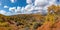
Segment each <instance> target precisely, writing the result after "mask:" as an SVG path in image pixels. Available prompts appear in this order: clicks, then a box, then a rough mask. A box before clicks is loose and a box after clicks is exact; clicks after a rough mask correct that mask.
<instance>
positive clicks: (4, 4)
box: [0, 0, 60, 15]
mask: <svg viewBox="0 0 60 30" xmlns="http://www.w3.org/2000/svg"><path fill="white" fill-rule="evenodd" d="M52 4H55V5H56V4H58V5H59V4H60V0H0V14H3V15H17V14H32V13H40V14H45V13H47V12H48V11H47V7H48V6H50V5H52Z"/></svg>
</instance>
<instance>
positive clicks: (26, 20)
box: [0, 5, 60, 30]
mask: <svg viewBox="0 0 60 30" xmlns="http://www.w3.org/2000/svg"><path fill="white" fill-rule="evenodd" d="M47 10H48V13H47V14H45V15H41V14H19V15H12V16H5V15H2V14H0V30H60V14H59V13H60V6H59V5H51V6H49V7H48V9H47Z"/></svg>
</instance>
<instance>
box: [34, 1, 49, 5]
mask: <svg viewBox="0 0 60 30" xmlns="http://www.w3.org/2000/svg"><path fill="white" fill-rule="evenodd" d="M47 4H48V0H35V6H45V5H47Z"/></svg>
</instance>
